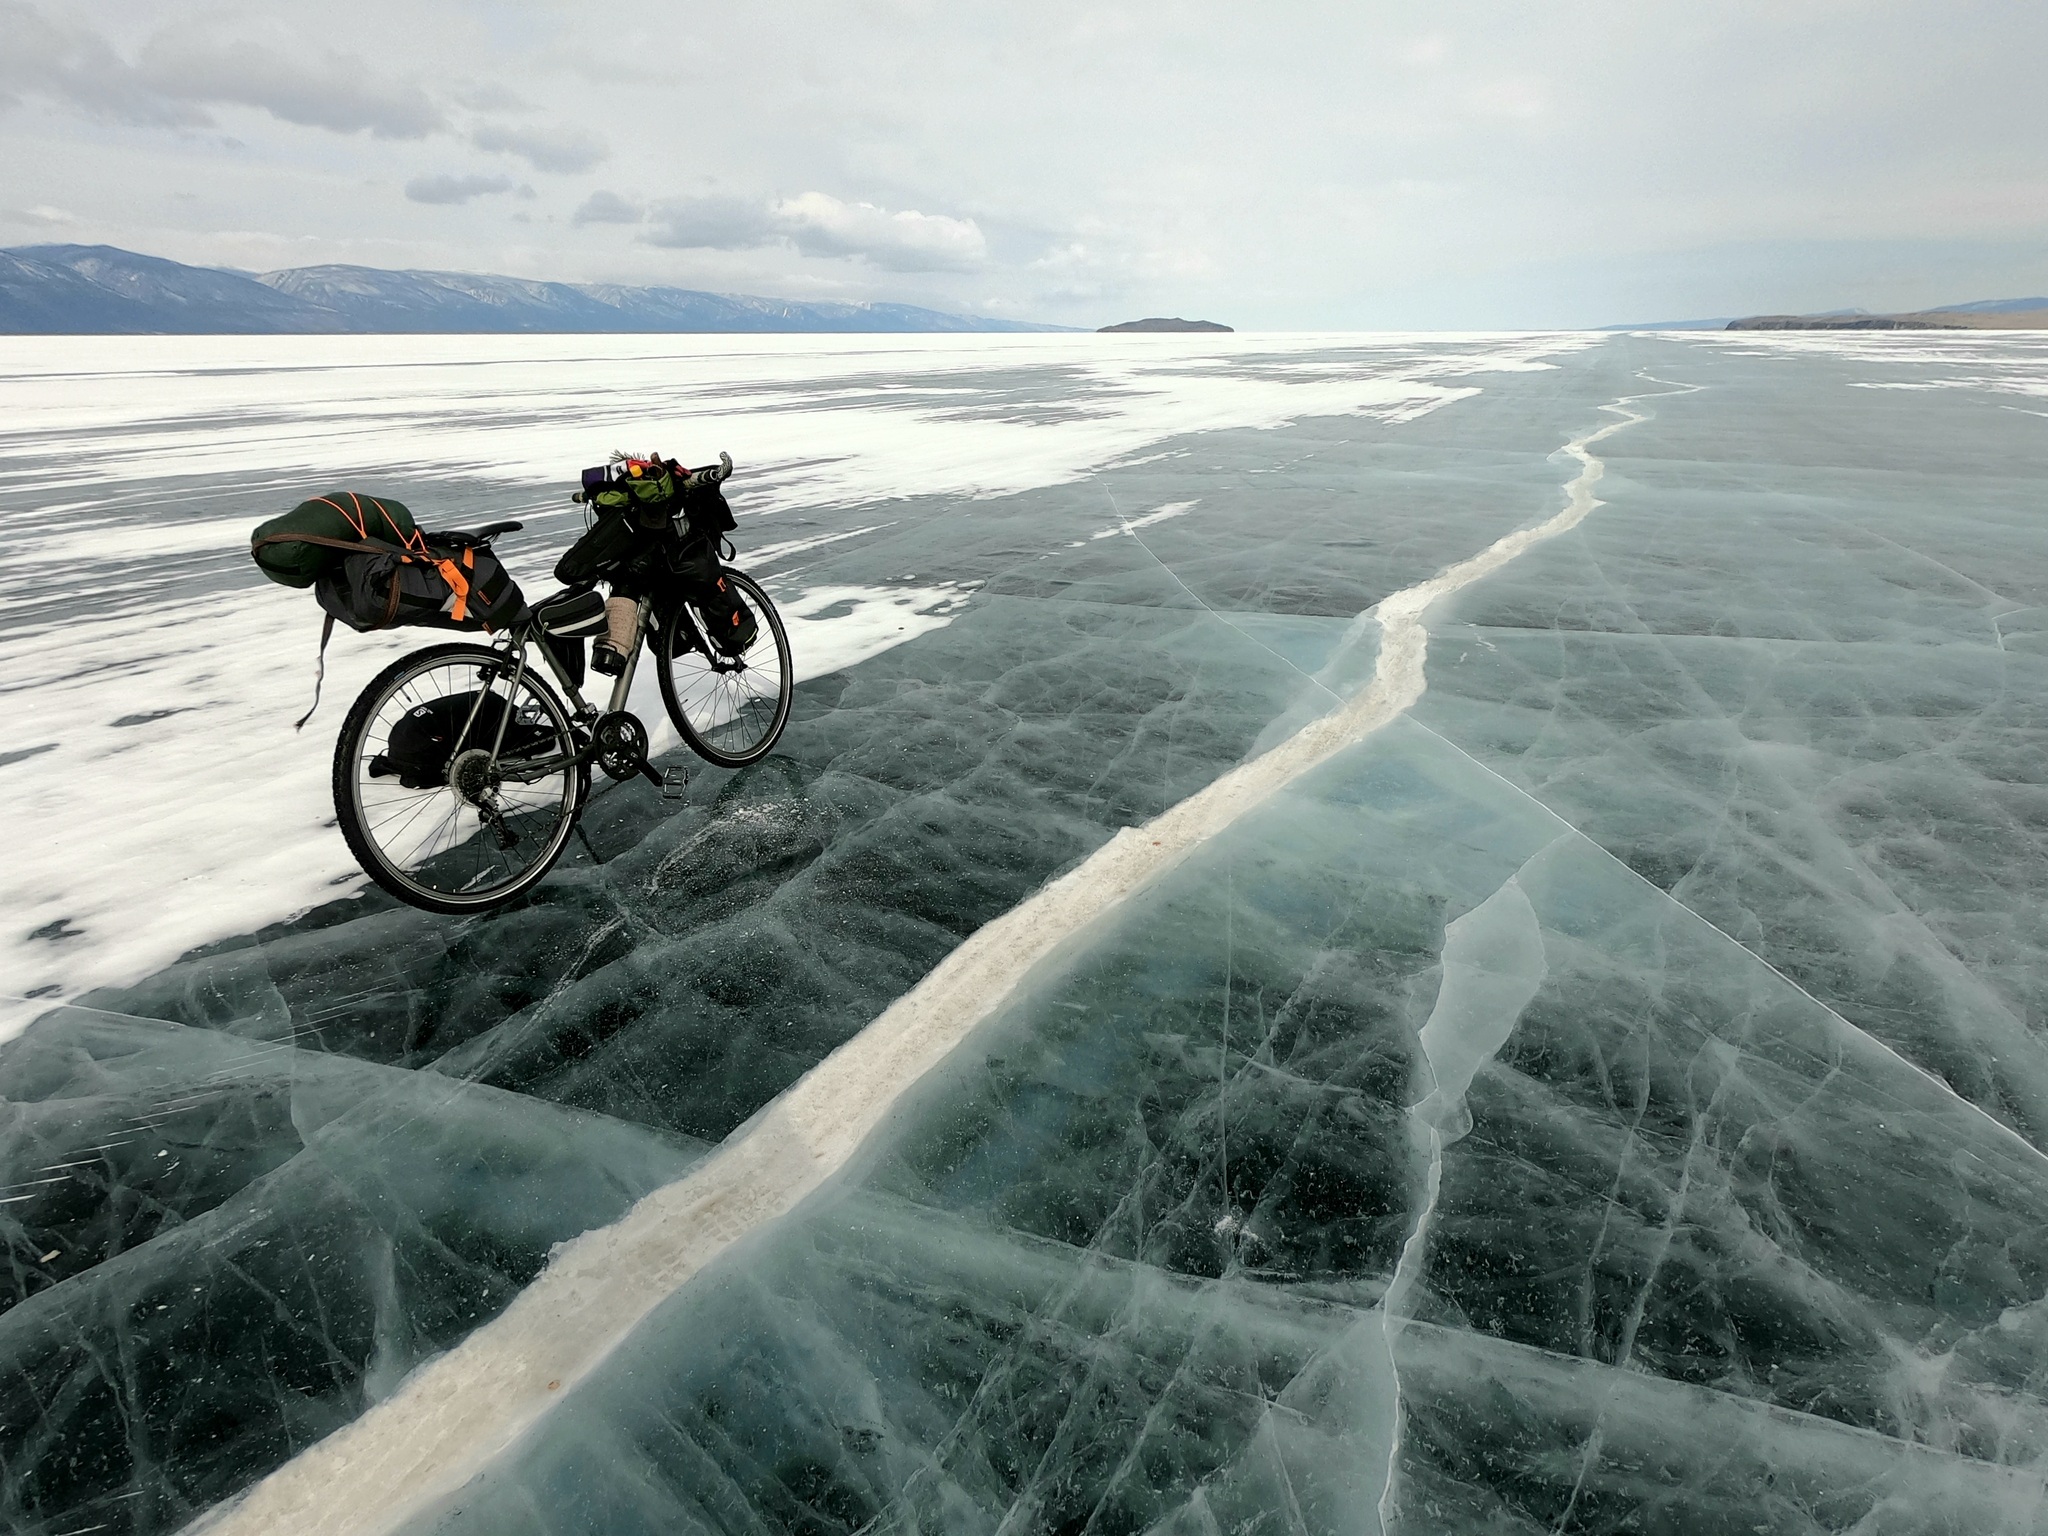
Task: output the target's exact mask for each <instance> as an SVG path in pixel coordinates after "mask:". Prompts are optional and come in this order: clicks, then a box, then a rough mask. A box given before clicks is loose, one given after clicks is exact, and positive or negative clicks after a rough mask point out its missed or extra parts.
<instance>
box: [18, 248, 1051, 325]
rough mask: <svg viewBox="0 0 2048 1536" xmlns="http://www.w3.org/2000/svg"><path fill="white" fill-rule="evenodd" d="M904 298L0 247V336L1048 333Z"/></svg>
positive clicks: (101, 250) (1019, 322)
mask: <svg viewBox="0 0 2048 1536" xmlns="http://www.w3.org/2000/svg"><path fill="white" fill-rule="evenodd" d="M1066 329H1069V327H1066V326H1058V325H1037V324H1033V323H1031V322H1029V321H1023V320H995V319H990V318H988V317H986V316H980V315H953V314H946V313H944V312H942V311H940V310H936V309H920V308H918V307H917V306H916V305H912V304H818V303H799V302H797V301H795V300H791V299H764V298H755V297H752V296H750V295H747V294H738V293H700V292H698V291H696V290H694V289H689V288H631V287H622V286H619V285H617V284H611V283H543V282H534V281H532V280H530V279H527V278H521V277H498V276H493V275H490V274H488V273H472V272H411V271H397V272H393V271H386V270H384V269H382V268H379V267H352V266H321V267H290V268H287V269H285V270H284V271H281V272H235V271H229V270H227V269H224V268H219V267H189V266H186V265H185V264H184V263H183V262H177V261H168V260H165V259H164V258H163V257H160V256H143V255H138V254H137V253H136V252H134V251H124V250H121V249H119V248H117V247H115V246H111V245H25V246H16V247H14V248H12V249H9V250H0V335H17V336H20V335H43V336H47V335H118V336H138V335H153V334H176V335H218V334H225V335H283V334H344V333H380V334H388V333H414V334H418V333H464V332H515V331H535V332H547V331H553V332H598V331H612V332H667V331H1059V330H1066Z"/></svg>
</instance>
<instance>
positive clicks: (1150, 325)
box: [1096, 315, 1230, 335]
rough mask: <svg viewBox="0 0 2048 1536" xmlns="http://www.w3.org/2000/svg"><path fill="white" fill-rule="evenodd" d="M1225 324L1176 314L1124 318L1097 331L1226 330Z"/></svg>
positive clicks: (1227, 328)
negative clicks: (1161, 316) (1144, 318)
mask: <svg viewBox="0 0 2048 1536" xmlns="http://www.w3.org/2000/svg"><path fill="white" fill-rule="evenodd" d="M1229 329H1230V327H1229V326H1227V325H1218V324H1217V323H1216V322H1215V321H1214V320H1183V319H1181V318H1180V317H1179V316H1178V315H1176V316H1174V317H1173V318H1172V319H1170V320H1169V319H1162V318H1160V317H1157V316H1155V317H1153V318H1152V319H1150V320H1126V321H1124V323H1123V324H1122V325H1105V326H1102V327H1101V328H1100V329H1099V330H1098V331H1097V332H1096V334H1097V335H1102V334H1104V333H1106V332H1110V331H1227V330H1229Z"/></svg>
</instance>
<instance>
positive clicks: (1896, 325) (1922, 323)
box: [1727, 298, 2048, 331]
mask: <svg viewBox="0 0 2048 1536" xmlns="http://www.w3.org/2000/svg"><path fill="white" fill-rule="evenodd" d="M1727 329H1729V330H1731V331H2048V298H2032V299H1979V300H1978V301H1977V302H1975V303H1974V304H1946V305H1943V306H1942V307H1941V308H1939V309H1921V310H1912V311H1908V312H1906V313H1904V314H1896V315H1873V314H1870V313H1869V312H1867V311H1865V310H1860V309H1845V310H1836V311H1833V312H1831V313H1829V314H1824V315H1751V316H1749V317H1748V318H1746V319H1742V320H1730V321H1729V322H1728V324H1727Z"/></svg>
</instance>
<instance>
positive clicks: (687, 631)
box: [654, 569, 794, 768]
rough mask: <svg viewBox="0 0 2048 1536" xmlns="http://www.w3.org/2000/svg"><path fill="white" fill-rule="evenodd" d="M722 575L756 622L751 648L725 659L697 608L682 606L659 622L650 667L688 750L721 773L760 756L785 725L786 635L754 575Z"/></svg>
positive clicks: (787, 687)
mask: <svg viewBox="0 0 2048 1536" xmlns="http://www.w3.org/2000/svg"><path fill="white" fill-rule="evenodd" d="M722 574H723V575H724V577H725V579H726V581H728V582H729V583H731V585H732V588H733V590H734V592H735V593H736V594H737V595H738V597H739V599H740V601H741V602H743V603H745V604H746V605H747V606H748V607H749V608H751V609H752V610H753V612H754V617H755V619H756V620H758V621H759V622H758V624H757V626H756V628H755V633H754V638H753V641H752V643H750V644H749V645H748V646H747V648H746V650H744V651H742V652H741V653H740V654H739V655H737V656H728V655H727V654H726V653H725V652H724V651H722V650H720V649H719V648H718V647H717V646H716V645H713V644H711V643H709V642H708V641H707V640H706V639H705V635H706V634H707V633H708V632H709V631H708V626H707V625H706V624H705V621H704V615H703V612H702V610H700V609H699V608H698V607H697V606H696V605H695V604H694V603H691V602H688V601H685V602H681V603H678V604H676V606H675V607H674V608H672V609H671V610H670V611H669V612H668V614H667V615H665V616H664V617H663V619H662V621H661V632H660V633H659V634H658V635H656V636H655V637H654V641H655V644H654V663H655V671H656V672H657V673H658V674H659V675H660V678H661V701H662V703H663V704H665V705H667V706H668V717H669V719H671V720H673V721H674V722H675V725H676V729H677V730H678V731H680V732H682V735H683V740H684V741H686V742H688V743H689V745H690V750H691V751H693V752H695V753H696V754H697V755H698V756H699V757H701V758H703V759H705V761H707V762H713V763H717V764H718V765H719V766H720V767H722V768H743V767H745V766H746V765H747V764H748V763H758V762H759V761H760V760H761V759H762V758H764V757H766V756H767V755H768V754H769V752H770V751H771V750H773V748H774V746H775V743H776V740H777V739H778V738H779V737H780V736H781V735H782V728H783V727H784V726H785V725H787V724H788V723H789V705H790V699H791V696H792V694H793V691H794V684H793V683H792V682H791V671H790V661H789V636H788V635H787V634H786V633H784V631H783V628H782V615H781V614H779V613H777V612H776V611H775V605H774V604H773V603H771V602H769V601H768V594H767V593H766V592H763V591H762V590H761V587H760V584H759V583H758V582H756V581H755V580H754V578H753V577H751V576H743V575H741V574H740V573H739V572H738V571H735V570H730V569H728V570H726V571H724V572H723V573H722Z"/></svg>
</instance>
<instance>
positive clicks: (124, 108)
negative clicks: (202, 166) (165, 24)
mask: <svg viewBox="0 0 2048 1536" xmlns="http://www.w3.org/2000/svg"><path fill="white" fill-rule="evenodd" d="M0 37H4V38H5V39H6V43H5V46H4V47H0V99H5V100H15V99H19V98H20V97H22V96H29V95H39V96H48V97H56V98H58V99H61V100H64V101H67V102H69V103H70V104H71V105H72V106H74V107H77V108H78V109H80V110H81V111H83V112H85V113H86V114H87V115H88V116H91V117H96V118H100V119H103V120H108V121H114V122H126V123H135V124H139V125H142V126H146V127H172V128H203V127H208V126H211V124H212V123H213V117H212V114H211V113H209V112H208V111H207V110H206V109H207V108H208V107H220V106H242V107H253V108H255V109H257V110H258V111H261V112H266V113H268V114H269V115H270V116H272V117H275V118H277V119H278V120H279V121H280V122H286V123H296V124H299V125H301V126H303V127H309V128H325V129H327V130H329V131H330V132H334V133H360V132H368V133H370V134H373V135H375V136H376V137H378V138H388V139H418V138H424V137H426V136H427V135H428V134H430V133H434V132H436V131H438V130H440V129H442V128H445V127H446V126H447V122H446V119H445V118H444V116H443V115H442V112H441V109H440V108H439V106H437V105H436V104H435V102H434V99H433V98H432V97H431V96H430V95H429V94H428V93H427V92H426V90H425V89H423V88H422V87H421V86H419V85H417V84H414V83H411V82H409V81H404V80H396V79H391V78H388V77H385V76H383V75H381V74H380V73H379V72H378V71H377V70H376V69H375V68H374V67H372V66H371V65H370V63H369V62H368V61H367V60H365V59H362V58H360V57H358V56H356V55H353V54H346V53H336V52H333V51H331V50H327V49H315V48H306V47H303V46H296V45H291V46H278V47H269V46H265V45H264V44H262V43H259V42H254V41H251V40H249V39H247V38H224V37H221V36H218V35H216V34H215V33H213V32H212V31H211V30H209V29H205V28H198V29H194V28H178V27H176V26H173V27H171V28H167V29H165V30H164V31H161V32H159V33H157V34H156V35H155V36H154V37H152V38H151V39H150V40H149V41H148V42H147V43H145V44H144V45H143V47H142V49H141V51H140V52H139V53H138V54H137V56H136V58H135V60H134V62H132V63H131V62H129V61H128V60H126V59H124V58H122V57H121V55H120V54H119V53H118V52H117V51H116V50H115V49H114V47H113V46H112V45H111V44H110V43H108V42H107V40H106V39H105V38H104V37H102V36H101V35H100V34H99V33H98V32H96V31H94V30H93V29H92V28H90V27H88V26H85V25H83V24H81V23H79V22H75V21H71V20H68V19H66V20H51V19H50V18H49V17H47V16H46V15H44V14H43V12H42V11H40V10H39V9H37V8H36V7H35V6H32V5H29V4H27V3H25V0H0Z"/></svg>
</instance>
